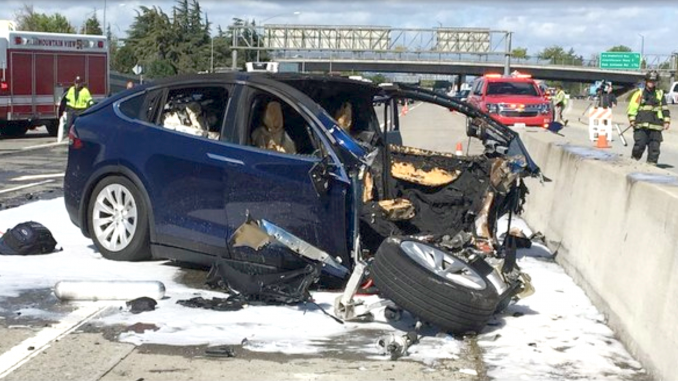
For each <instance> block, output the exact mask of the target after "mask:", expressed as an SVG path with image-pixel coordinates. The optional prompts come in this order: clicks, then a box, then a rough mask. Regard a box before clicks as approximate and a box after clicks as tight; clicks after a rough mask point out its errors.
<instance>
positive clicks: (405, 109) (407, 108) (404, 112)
mask: <svg viewBox="0 0 678 381" xmlns="http://www.w3.org/2000/svg"><path fill="white" fill-rule="evenodd" d="M408 112H410V108H409V107H408V106H407V101H405V107H403V115H407V113H408Z"/></svg>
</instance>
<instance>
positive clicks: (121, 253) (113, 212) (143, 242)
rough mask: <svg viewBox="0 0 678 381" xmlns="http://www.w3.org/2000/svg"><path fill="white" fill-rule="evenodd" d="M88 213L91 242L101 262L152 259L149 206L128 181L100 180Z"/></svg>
mask: <svg viewBox="0 0 678 381" xmlns="http://www.w3.org/2000/svg"><path fill="white" fill-rule="evenodd" d="M87 210H88V213H87V217H88V218H87V220H88V221H87V223H88V225H89V232H90V235H91V237H92V241H94V244H95V245H96V247H97V249H99V252H100V253H101V255H102V256H103V257H104V258H106V259H110V260H114V261H143V260H147V259H150V258H151V253H150V233H149V232H150V230H149V226H148V224H149V222H148V206H147V205H146V203H145V202H144V198H143V197H142V196H141V192H140V191H139V189H137V187H136V186H135V185H134V183H132V182H131V181H130V180H129V179H127V178H125V177H122V176H109V177H106V178H104V179H103V180H101V181H100V182H99V183H98V184H97V186H96V187H94V190H93V191H92V195H91V197H90V201H89V207H88V208H87Z"/></svg>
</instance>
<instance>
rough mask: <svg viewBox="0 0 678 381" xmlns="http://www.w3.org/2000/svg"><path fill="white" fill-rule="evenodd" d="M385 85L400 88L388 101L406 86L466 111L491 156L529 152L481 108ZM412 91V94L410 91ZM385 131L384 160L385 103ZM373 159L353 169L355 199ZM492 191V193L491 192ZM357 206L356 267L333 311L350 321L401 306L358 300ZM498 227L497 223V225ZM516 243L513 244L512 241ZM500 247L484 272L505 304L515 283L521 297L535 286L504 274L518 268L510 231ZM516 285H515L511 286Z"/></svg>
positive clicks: (533, 169)
mask: <svg viewBox="0 0 678 381" xmlns="http://www.w3.org/2000/svg"><path fill="white" fill-rule="evenodd" d="M384 89H385V90H386V91H387V93H388V92H389V90H398V91H397V92H396V93H397V95H396V94H391V95H389V96H388V97H387V98H385V102H384V104H387V103H388V101H389V100H391V99H392V98H393V97H402V96H403V94H402V93H400V91H402V90H405V95H415V96H414V97H413V98H415V99H417V100H420V101H431V102H432V103H436V104H439V105H440V103H447V106H448V107H449V108H450V109H453V108H454V109H457V110H459V111H461V112H463V113H464V114H466V115H467V117H473V118H474V120H477V121H479V122H480V123H481V132H482V134H479V135H478V136H476V137H478V138H479V139H481V141H482V142H483V145H484V146H485V154H486V155H488V156H494V155H496V154H500V155H508V156H511V155H522V153H526V152H527V150H526V149H525V147H524V145H523V144H522V142H521V141H520V140H519V139H515V137H516V136H517V133H516V132H514V131H512V130H510V129H508V128H507V127H504V126H502V125H500V124H498V123H496V122H494V120H492V119H489V120H488V118H485V117H484V116H483V115H482V113H481V112H479V111H478V110H476V109H474V108H473V107H472V106H470V105H468V104H466V103H465V102H459V101H456V100H453V99H450V98H448V97H445V98H442V97H440V96H439V95H437V94H435V93H432V92H429V91H426V90H422V89H419V88H415V87H411V86H408V85H404V84H398V85H386V86H384ZM408 93H409V94H408ZM436 101H442V102H436ZM394 114H396V115H395V116H394V117H393V118H394V123H396V124H397V118H398V116H397V113H394ZM384 117H385V121H384V131H380V133H382V135H381V136H382V139H383V141H384V144H383V147H382V150H383V152H381V154H382V155H383V160H384V163H390V157H389V156H390V155H389V153H388V151H389V149H388V147H389V145H388V138H387V135H388V134H387V133H386V128H387V127H388V125H387V121H388V119H387V110H386V107H385V110H384ZM523 157H524V160H525V162H526V163H525V165H524V167H525V169H526V170H527V173H528V174H530V175H532V176H538V175H540V174H541V172H540V170H539V168H538V167H537V165H536V164H535V163H534V162H533V161H532V159H531V158H530V156H529V155H527V154H525V155H523ZM370 165H371V163H365V162H363V163H361V166H360V169H359V171H353V172H352V173H351V174H350V178H351V183H352V189H353V192H352V194H353V200H354V202H356V203H359V202H360V201H359V200H362V197H361V195H362V187H363V180H364V178H365V174H366V173H367V170H366V169H367V167H368V166H370ZM384 172H385V173H384V174H383V187H384V188H383V192H384V195H387V194H389V191H388V183H387V176H388V174H387V173H386V172H389V173H390V165H388V164H385V165H384ZM515 181H517V178H514V179H513V180H512V181H511V183H513V182H515ZM503 185H505V186H506V187H507V188H510V186H512V185H513V184H503ZM490 194H491V193H490ZM509 202H510V204H511V207H510V208H509V210H510V214H509V227H510V224H511V222H510V220H511V218H512V216H513V209H514V208H515V207H517V205H518V202H519V200H518V199H517V197H516V196H515V195H514V196H513V199H512V200H510V201H509ZM356 206H357V205H356ZM358 209H359V208H357V207H354V211H353V212H354V216H353V229H354V230H353V249H352V258H353V261H354V263H353V271H352V273H351V277H350V278H349V281H348V283H347V284H346V287H345V288H344V290H343V292H342V294H341V295H340V296H338V297H337V298H336V300H335V304H334V313H335V315H336V316H337V317H339V318H340V319H343V320H347V321H352V320H353V321H365V320H371V319H372V311H374V310H376V309H379V308H382V307H395V308H398V307H397V306H396V305H395V303H394V302H392V301H390V300H388V299H386V300H381V301H379V302H376V303H372V304H365V303H364V301H361V300H356V299H355V295H356V294H357V292H358V290H359V288H360V286H361V284H362V280H363V278H364V276H365V272H366V269H367V268H368V265H369V264H368V262H367V261H366V260H365V258H364V257H363V253H362V249H361V243H360V231H359V222H358V216H357V214H358ZM495 229H496V227H495ZM512 244H513V245H512ZM500 250H503V251H504V253H502V254H503V255H504V256H505V259H504V260H503V261H502V263H501V266H500V268H495V267H493V266H490V265H489V264H487V263H485V265H486V267H485V270H486V271H485V275H486V276H487V278H488V280H489V281H490V283H491V284H492V285H493V287H494V288H495V289H496V290H497V293H498V294H499V296H500V299H501V300H502V302H501V303H500V305H501V306H504V307H505V306H506V305H507V304H508V303H509V302H510V300H509V299H510V296H511V294H512V293H514V292H515V287H518V286H519V285H521V284H523V286H522V287H523V290H521V292H519V293H518V294H519V296H518V298H522V297H525V296H527V295H529V294H531V293H533V292H534V289H533V287H532V286H531V284H530V279H529V276H527V274H524V276H523V274H520V275H519V276H518V278H517V279H515V280H517V281H518V282H511V283H509V282H508V281H507V279H504V276H503V274H504V273H513V272H514V269H515V258H516V248H515V244H514V242H513V240H512V239H511V238H510V235H508V234H507V238H506V239H505V241H504V242H503V245H502V247H501V248H500ZM478 254H479V255H482V253H478ZM471 258H475V259H474V260H475V261H477V262H483V260H482V257H481V256H474V255H472V256H471ZM510 285H513V286H510Z"/></svg>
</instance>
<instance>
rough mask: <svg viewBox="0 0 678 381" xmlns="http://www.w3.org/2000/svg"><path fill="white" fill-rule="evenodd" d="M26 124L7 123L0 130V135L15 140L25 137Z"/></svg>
mask: <svg viewBox="0 0 678 381" xmlns="http://www.w3.org/2000/svg"><path fill="white" fill-rule="evenodd" d="M26 131H28V123H26V122H7V124H6V125H5V126H4V128H0V134H2V136H7V137H11V138H17V137H20V136H24V135H26Z"/></svg>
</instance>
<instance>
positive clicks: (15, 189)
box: [0, 180, 54, 194]
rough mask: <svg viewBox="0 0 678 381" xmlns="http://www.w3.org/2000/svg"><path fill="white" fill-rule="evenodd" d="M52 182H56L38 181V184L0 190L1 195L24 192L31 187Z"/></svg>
mask: <svg viewBox="0 0 678 381" xmlns="http://www.w3.org/2000/svg"><path fill="white" fill-rule="evenodd" d="M51 182H54V180H45V181H38V182H37V183H30V184H26V185H19V186H18V187H14V188H9V189H3V190H0V194H3V193H9V192H14V191H18V190H22V189H26V188H30V187H35V186H38V185H42V184H47V183H51Z"/></svg>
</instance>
